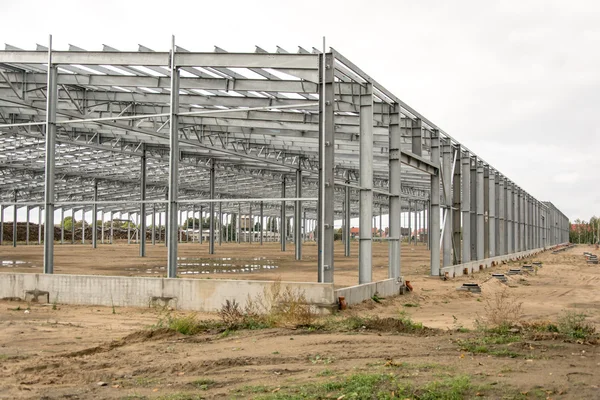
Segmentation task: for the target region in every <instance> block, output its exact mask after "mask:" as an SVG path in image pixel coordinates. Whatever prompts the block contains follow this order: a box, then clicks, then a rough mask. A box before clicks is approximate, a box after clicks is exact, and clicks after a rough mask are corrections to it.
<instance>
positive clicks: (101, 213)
mask: <svg viewBox="0 0 600 400" xmlns="http://www.w3.org/2000/svg"><path fill="white" fill-rule="evenodd" d="M100 215H101V217H100V221H101V223H100V243H102V244H104V209H102V211H100Z"/></svg>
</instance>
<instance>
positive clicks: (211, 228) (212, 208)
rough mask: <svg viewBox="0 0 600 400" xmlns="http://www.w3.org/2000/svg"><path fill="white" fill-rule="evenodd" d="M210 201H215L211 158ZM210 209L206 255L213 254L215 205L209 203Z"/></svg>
mask: <svg viewBox="0 0 600 400" xmlns="http://www.w3.org/2000/svg"><path fill="white" fill-rule="evenodd" d="M209 184H210V199H211V200H214V199H215V159H214V158H211V160H210V182H209ZM209 208H210V218H209V219H208V220H209V223H210V226H209V227H208V232H209V235H210V238H209V240H208V254H215V203H214V201H211V202H210V204H209Z"/></svg>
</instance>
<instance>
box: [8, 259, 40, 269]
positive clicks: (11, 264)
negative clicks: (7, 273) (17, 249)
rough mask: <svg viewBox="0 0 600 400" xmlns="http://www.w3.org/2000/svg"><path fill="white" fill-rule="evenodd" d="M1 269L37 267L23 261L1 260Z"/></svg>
mask: <svg viewBox="0 0 600 400" xmlns="http://www.w3.org/2000/svg"><path fill="white" fill-rule="evenodd" d="M0 267H4V268H16V267H31V268H35V267H36V266H35V265H33V264H32V263H30V262H29V261H21V260H1V261H0Z"/></svg>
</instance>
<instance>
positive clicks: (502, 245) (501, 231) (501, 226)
mask: <svg viewBox="0 0 600 400" xmlns="http://www.w3.org/2000/svg"><path fill="white" fill-rule="evenodd" d="M505 182H506V179H505V178H504V177H503V176H498V217H499V218H498V255H500V256H503V255H506V185H505Z"/></svg>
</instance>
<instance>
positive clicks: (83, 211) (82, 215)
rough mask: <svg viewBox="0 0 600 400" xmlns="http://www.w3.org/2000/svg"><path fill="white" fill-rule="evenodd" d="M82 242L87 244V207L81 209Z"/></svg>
mask: <svg viewBox="0 0 600 400" xmlns="http://www.w3.org/2000/svg"><path fill="white" fill-rule="evenodd" d="M81 244H85V207H83V208H82V209H81Z"/></svg>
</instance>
